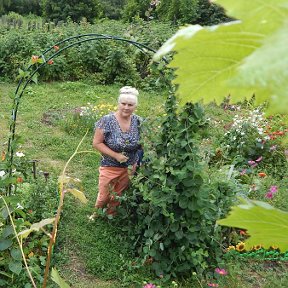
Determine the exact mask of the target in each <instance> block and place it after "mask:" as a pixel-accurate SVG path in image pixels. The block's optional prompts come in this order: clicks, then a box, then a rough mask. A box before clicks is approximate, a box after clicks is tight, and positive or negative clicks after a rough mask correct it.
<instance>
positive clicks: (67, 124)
mask: <svg viewBox="0 0 288 288" xmlns="http://www.w3.org/2000/svg"><path fill="white" fill-rule="evenodd" d="M116 109H117V106H116V105H112V104H109V103H99V104H92V103H87V105H86V106H82V107H79V108H76V109H74V110H73V112H72V114H70V115H68V117H66V119H65V121H64V128H65V130H66V131H67V132H68V133H69V134H77V133H78V132H81V131H83V130H87V129H88V130H92V131H93V129H94V126H95V122H97V121H98V120H99V119H100V118H101V117H103V116H104V115H106V114H109V113H110V112H113V111H116ZM81 133H82V132H81Z"/></svg>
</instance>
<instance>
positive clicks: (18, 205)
mask: <svg viewBox="0 0 288 288" xmlns="http://www.w3.org/2000/svg"><path fill="white" fill-rule="evenodd" d="M16 209H24V207H23V206H22V205H21V204H20V203H17V207H16Z"/></svg>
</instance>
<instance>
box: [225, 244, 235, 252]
mask: <svg viewBox="0 0 288 288" xmlns="http://www.w3.org/2000/svg"><path fill="white" fill-rule="evenodd" d="M231 250H235V246H233V245H230V246H229V247H228V248H227V251H231Z"/></svg>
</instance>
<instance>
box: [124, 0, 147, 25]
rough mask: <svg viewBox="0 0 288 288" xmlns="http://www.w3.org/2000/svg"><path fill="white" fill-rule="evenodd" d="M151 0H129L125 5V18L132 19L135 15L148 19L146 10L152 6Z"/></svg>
mask: <svg viewBox="0 0 288 288" xmlns="http://www.w3.org/2000/svg"><path fill="white" fill-rule="evenodd" d="M150 2H151V1H150V0H128V1H127V3H126V5H125V6H124V11H123V19H124V20H129V21H130V20H132V19H133V18H134V17H135V16H139V17H140V18H143V19H146V18H147V16H146V15H145V13H146V11H148V9H149V8H150Z"/></svg>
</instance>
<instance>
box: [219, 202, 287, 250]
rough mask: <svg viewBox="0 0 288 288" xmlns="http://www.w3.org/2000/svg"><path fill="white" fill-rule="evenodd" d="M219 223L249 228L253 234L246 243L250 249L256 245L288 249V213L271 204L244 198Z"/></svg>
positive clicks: (249, 232) (249, 231) (248, 230)
mask: <svg viewBox="0 0 288 288" xmlns="http://www.w3.org/2000/svg"><path fill="white" fill-rule="evenodd" d="M217 223H218V224H220V225H223V226H229V227H237V228H240V229H245V230H247V233H248V234H249V235H251V236H250V237H249V238H248V240H247V241H245V243H246V247H247V248H248V249H249V248H251V247H253V246H256V245H260V244H261V245H262V246H263V247H264V248H267V249H268V248H270V247H271V246H276V247H278V248H279V249H280V250H281V251H287V250H288V213H287V212H284V211H281V210H278V209H276V208H274V207H272V206H271V205H269V204H267V203H265V202H260V201H252V200H243V204H241V205H238V206H234V207H232V210H231V212H230V214H229V215H228V217H227V218H225V219H221V220H218V221H217Z"/></svg>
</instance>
